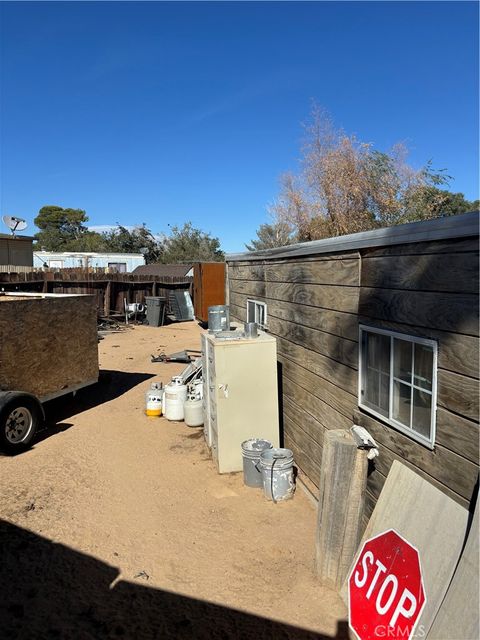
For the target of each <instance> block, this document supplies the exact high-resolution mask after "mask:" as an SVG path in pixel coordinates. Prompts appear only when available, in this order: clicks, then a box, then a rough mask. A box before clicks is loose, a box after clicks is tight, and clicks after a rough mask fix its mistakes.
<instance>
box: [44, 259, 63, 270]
mask: <svg viewBox="0 0 480 640" xmlns="http://www.w3.org/2000/svg"><path fill="white" fill-rule="evenodd" d="M48 266H49V267H50V269H63V260H49V261H48Z"/></svg>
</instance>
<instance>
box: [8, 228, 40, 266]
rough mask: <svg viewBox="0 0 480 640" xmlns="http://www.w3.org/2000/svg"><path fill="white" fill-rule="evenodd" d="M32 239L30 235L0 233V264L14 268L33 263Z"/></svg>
mask: <svg viewBox="0 0 480 640" xmlns="http://www.w3.org/2000/svg"><path fill="white" fill-rule="evenodd" d="M33 240H34V238H32V237H31V236H12V235H7V234H5V233H0V265H1V266H2V267H4V268H5V267H8V270H12V271H14V270H15V267H31V266H32V265H33V249H32V246H33Z"/></svg>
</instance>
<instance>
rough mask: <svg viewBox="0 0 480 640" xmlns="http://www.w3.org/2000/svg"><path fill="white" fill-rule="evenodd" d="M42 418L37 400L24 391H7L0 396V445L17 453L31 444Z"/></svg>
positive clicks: (8, 451) (8, 450)
mask: <svg viewBox="0 0 480 640" xmlns="http://www.w3.org/2000/svg"><path fill="white" fill-rule="evenodd" d="M41 420H42V412H41V409H40V405H39V402H38V401H37V400H36V398H35V397H33V396H30V395H28V394H26V393H25V394H24V393H8V394H5V396H4V397H2V398H0V447H1V448H2V449H3V450H4V451H6V452H7V453H19V452H20V451H24V450H25V449H28V447H29V446H30V445H31V443H32V440H33V438H34V437H35V433H36V431H37V429H38V426H39V424H40V422H41Z"/></svg>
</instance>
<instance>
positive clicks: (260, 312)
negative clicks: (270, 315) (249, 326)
mask: <svg viewBox="0 0 480 640" xmlns="http://www.w3.org/2000/svg"><path fill="white" fill-rule="evenodd" d="M257 324H258V325H259V326H260V327H263V326H264V325H265V307H264V306H263V304H257Z"/></svg>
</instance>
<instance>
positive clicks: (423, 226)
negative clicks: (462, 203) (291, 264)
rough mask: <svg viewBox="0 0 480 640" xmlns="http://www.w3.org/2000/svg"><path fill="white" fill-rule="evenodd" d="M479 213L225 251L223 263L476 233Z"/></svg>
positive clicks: (431, 239)
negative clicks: (264, 246) (252, 249)
mask: <svg viewBox="0 0 480 640" xmlns="http://www.w3.org/2000/svg"><path fill="white" fill-rule="evenodd" d="M478 234H479V212H478V211H472V212H469V213H462V214H459V215H455V216H446V217H443V218H436V219H434V220H422V221H421V222H409V223H406V224H399V225H395V226H392V227H382V228H381V229H373V230H372V231H362V232H360V233H352V234H349V235H346V236H335V237H333V238H325V239H323V240H313V241H311V242H300V243H298V244H291V245H287V246H285V247H278V248H275V249H265V250H263V251H246V252H244V253H231V254H227V256H226V261H227V262H242V261H248V260H269V259H271V258H272V259H273V258H293V257H297V256H310V255H317V254H323V253H338V252H340V251H354V250H355V249H364V248H367V247H386V246H389V245H395V244H411V243H415V242H431V241H435V240H448V239H454V238H462V237H467V236H478Z"/></svg>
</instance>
